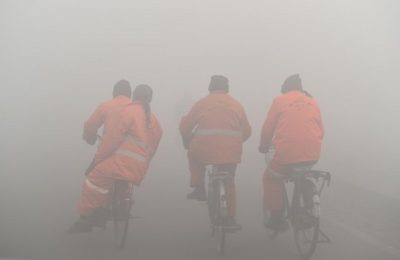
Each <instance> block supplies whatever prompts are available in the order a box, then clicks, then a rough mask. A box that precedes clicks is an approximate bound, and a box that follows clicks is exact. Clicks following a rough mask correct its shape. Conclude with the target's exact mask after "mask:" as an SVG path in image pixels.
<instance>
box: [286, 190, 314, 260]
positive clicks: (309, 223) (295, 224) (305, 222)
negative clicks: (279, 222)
mask: <svg viewBox="0 0 400 260" xmlns="http://www.w3.org/2000/svg"><path fill="white" fill-rule="evenodd" d="M305 198H307V195H306V193H305V192H304V191H303V190H301V189H299V187H295V191H294V199H293V203H292V209H291V210H292V212H291V213H292V215H291V224H292V228H293V233H294V240H295V243H296V248H297V251H298V252H299V254H300V256H301V257H302V258H303V259H309V258H310V257H311V256H312V255H313V253H314V252H315V249H316V247H317V244H318V239H319V233H320V231H319V216H315V215H313V214H312V212H311V209H310V208H312V206H310V202H308V200H310V198H307V199H305ZM307 205H308V206H307Z"/></svg>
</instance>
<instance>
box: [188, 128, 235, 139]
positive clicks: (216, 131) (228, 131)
mask: <svg viewBox="0 0 400 260" xmlns="http://www.w3.org/2000/svg"><path fill="white" fill-rule="evenodd" d="M195 135H226V136H233V137H239V138H242V132H240V131H236V130H232V129H197V130H196V132H195Z"/></svg>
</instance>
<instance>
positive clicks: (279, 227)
mask: <svg viewBox="0 0 400 260" xmlns="http://www.w3.org/2000/svg"><path fill="white" fill-rule="evenodd" d="M264 225H265V227H266V228H269V229H272V230H274V231H278V232H285V231H287V230H288V229H289V222H288V221H287V220H286V219H285V217H284V216H283V214H282V213H281V212H271V216H270V217H269V219H268V220H267V221H265V222H264Z"/></svg>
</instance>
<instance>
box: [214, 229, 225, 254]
mask: <svg viewBox="0 0 400 260" xmlns="http://www.w3.org/2000/svg"><path fill="white" fill-rule="evenodd" d="M216 233H217V235H216V237H217V253H218V256H222V255H224V252H225V237H226V231H225V229H224V227H222V226H220V227H218V230H217V232H216Z"/></svg>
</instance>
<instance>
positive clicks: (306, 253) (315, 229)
mask: <svg viewBox="0 0 400 260" xmlns="http://www.w3.org/2000/svg"><path fill="white" fill-rule="evenodd" d="M314 221H315V223H314V225H313V226H312V227H311V228H310V229H307V230H302V229H298V228H295V227H293V232H294V239H295V243H296V248H297V251H298V252H299V254H300V256H301V257H302V258H303V259H305V260H306V259H310V258H311V256H312V255H313V254H314V252H315V250H316V248H317V244H318V239H319V232H320V231H319V219H315V220H314ZM305 232H309V233H310V234H311V239H310V238H308V237H306V239H307V240H309V241H301V240H302V238H301V236H303V237H305V236H306V235H305ZM302 243H309V246H308V247H306V248H304V247H303V245H302Z"/></svg>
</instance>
